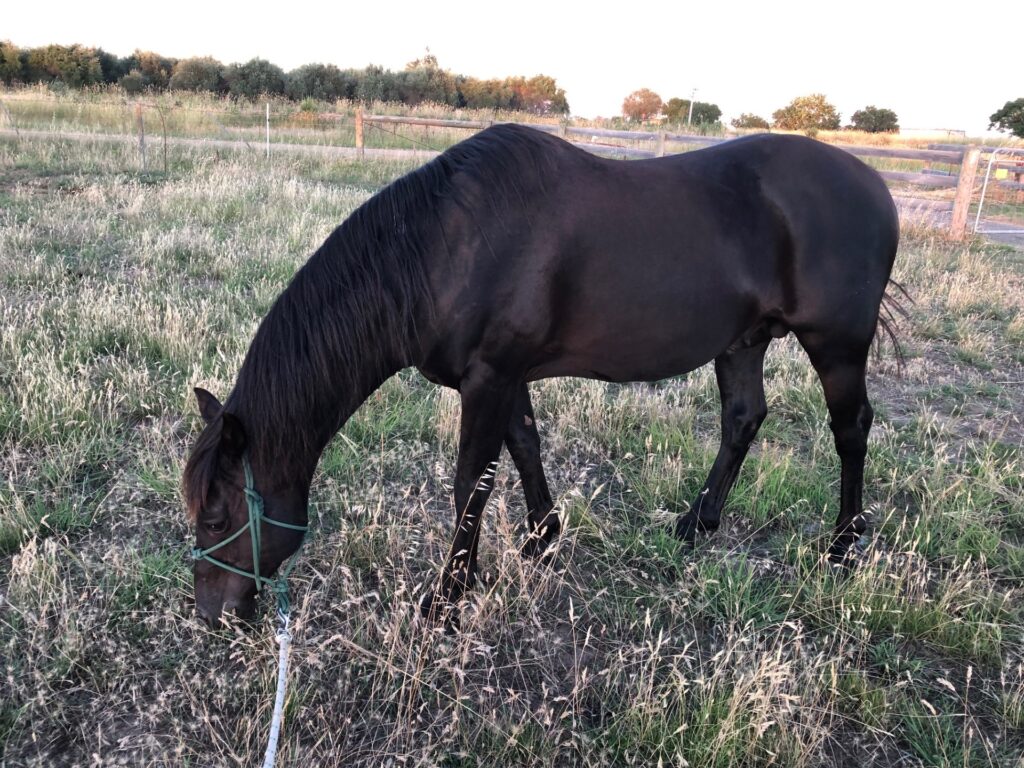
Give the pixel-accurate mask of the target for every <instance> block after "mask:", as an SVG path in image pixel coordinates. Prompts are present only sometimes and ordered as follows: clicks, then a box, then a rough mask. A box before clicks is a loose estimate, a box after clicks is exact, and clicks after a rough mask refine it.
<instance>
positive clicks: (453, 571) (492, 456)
mask: <svg viewBox="0 0 1024 768" xmlns="http://www.w3.org/2000/svg"><path fill="white" fill-rule="evenodd" d="M517 387H518V382H516V381H514V380H512V381H510V380H508V379H507V378H505V377H503V376H501V375H499V374H498V373H497V372H496V371H495V370H494V369H492V368H491V367H490V366H487V365H483V364H481V365H477V366H475V367H474V368H473V369H472V370H471V371H470V373H469V375H467V376H466V378H464V379H463V380H462V382H461V383H460V384H459V394H460V396H461V399H462V425H461V429H460V435H459V458H458V465H457V467H456V471H455V535H454V537H453V538H452V545H451V549H450V550H449V552H448V558H447V561H446V562H445V566H444V571H443V573H442V574H441V578H440V579H439V580H438V583H437V586H436V588H435V589H434V591H433V592H432V593H429V594H428V595H427V597H426V598H425V599H424V601H423V603H422V605H421V610H422V611H423V615H424V616H426V617H428V618H431V619H437V618H440V617H442V616H445V615H446V614H447V612H448V610H449V608H450V607H451V606H453V605H454V604H455V603H456V602H458V600H459V598H461V597H462V595H463V593H464V592H465V591H466V590H467V589H468V588H470V587H471V586H472V585H473V583H474V582H475V580H476V551H477V543H478V541H479V538H480V517H481V515H482V514H483V510H484V507H485V506H486V504H487V498H488V497H489V496H490V494H491V488H492V487H493V485H494V470H495V467H496V465H497V460H498V454H499V452H500V451H501V445H502V441H503V440H504V437H505V430H506V428H507V427H508V420H509V416H510V414H511V412H512V408H513V405H514V403H515V396H516V390H517Z"/></svg>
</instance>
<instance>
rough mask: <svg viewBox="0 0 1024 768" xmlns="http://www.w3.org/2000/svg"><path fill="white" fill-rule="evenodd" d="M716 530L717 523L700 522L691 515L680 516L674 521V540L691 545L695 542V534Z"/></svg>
mask: <svg viewBox="0 0 1024 768" xmlns="http://www.w3.org/2000/svg"><path fill="white" fill-rule="evenodd" d="M717 528H718V521H717V520H715V521H714V522H710V521H706V520H701V519H700V518H698V517H697V516H696V515H693V514H692V513H687V514H685V515H680V516H679V518H678V519H677V520H676V538H677V539H679V540H680V541H682V542H684V543H686V544H690V545H692V544H693V543H694V542H695V541H696V540H697V532H698V531H700V532H701V533H711V532H712V531H714V530H716V529H717Z"/></svg>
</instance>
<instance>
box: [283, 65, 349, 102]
mask: <svg viewBox="0 0 1024 768" xmlns="http://www.w3.org/2000/svg"><path fill="white" fill-rule="evenodd" d="M286 81H287V82H286V83H285V88H284V92H285V93H286V94H287V95H288V97H289V98H291V99H295V100H296V101H301V100H302V99H319V100H320V101H335V100H337V99H352V98H355V95H356V85H357V84H358V82H359V80H358V78H357V77H356V76H355V73H353V72H352V70H346V71H342V70H340V69H338V68H337V67H336V66H334V65H333V64H305V65H303V66H301V67H299V68H298V69H293V70H292V71H291V72H289V73H288V75H287V77H286Z"/></svg>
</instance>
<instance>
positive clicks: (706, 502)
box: [676, 339, 771, 542]
mask: <svg viewBox="0 0 1024 768" xmlns="http://www.w3.org/2000/svg"><path fill="white" fill-rule="evenodd" d="M770 342H771V339H769V340H768V341H763V342H760V343H758V344H756V345H754V346H750V347H745V348H742V349H738V350H735V351H732V352H726V353H724V354H722V355H719V356H718V357H716V358H715V376H716V377H717V379H718V390H719V392H720V393H721V396H722V442H721V445H720V447H719V449H718V456H717V457H715V463H714V465H713V466H712V467H711V473H710V474H709V475H708V479H707V482H706V483H704V488H703V489H702V490H701V492H700V494H699V495H698V496H697V499H696V500H695V501H694V502H693V505H692V506H691V507H690V511H689V512H687V513H686V514H685V515H680V516H679V520H678V521H677V522H676V536H678V537H679V538H680V539H682V540H683V541H691V542H692V541H693V540H694V538H695V537H696V534H697V531H713V530H715V529H716V528H718V521H719V518H720V516H721V513H722V507H723V506H725V500H726V498H728V496H729V491H731V490H732V486H733V484H734V483H735V482H736V476H737V475H738V474H739V471H740V466H742V464H743V459H744V458H746V455H747V451H748V450H749V449H750V443H751V442H752V441H753V439H754V437H755V436H756V435H757V430H758V429H759V428H760V427H761V422H763V421H764V417H765V416H766V415H767V414H768V404H767V403H766V402H765V399H764V353H765V350H767V349H768V344H769V343H770Z"/></svg>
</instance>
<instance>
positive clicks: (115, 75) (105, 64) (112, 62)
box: [96, 48, 128, 83]
mask: <svg viewBox="0 0 1024 768" xmlns="http://www.w3.org/2000/svg"><path fill="white" fill-rule="evenodd" d="M96 58H97V59H98V60H99V62H100V70H101V71H102V72H103V82H104V83H116V82H118V81H119V80H120V79H121V78H122V77H124V76H125V75H127V74H128V59H122V58H120V57H118V56H115V55H114V54H112V53H108V52H107V51H104V50H103V49H102V48H97V49H96Z"/></svg>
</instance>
